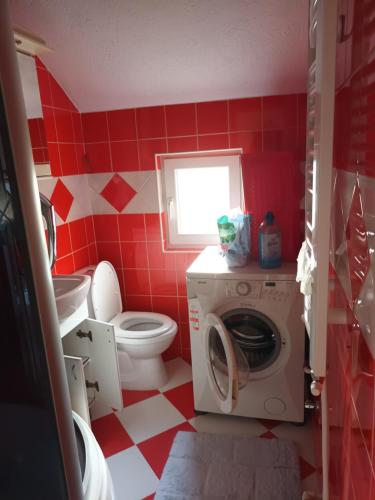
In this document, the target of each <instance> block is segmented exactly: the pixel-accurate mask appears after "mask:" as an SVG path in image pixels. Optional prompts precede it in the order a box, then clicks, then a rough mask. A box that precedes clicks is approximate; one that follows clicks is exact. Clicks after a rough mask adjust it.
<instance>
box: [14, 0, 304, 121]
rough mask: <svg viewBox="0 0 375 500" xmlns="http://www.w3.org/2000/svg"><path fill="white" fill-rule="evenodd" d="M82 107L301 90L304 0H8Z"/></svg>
mask: <svg viewBox="0 0 375 500" xmlns="http://www.w3.org/2000/svg"><path fill="white" fill-rule="evenodd" d="M11 6H12V12H13V20H14V23H15V24H17V25H20V26H22V27H24V28H25V29H27V30H28V31H31V32H33V33H34V34H36V35H38V36H40V37H42V38H44V39H45V40H46V42H47V44H48V46H49V47H50V48H52V49H53V52H52V53H50V54H46V55H44V56H43V57H42V59H43V61H44V62H45V64H46V65H47V66H48V67H49V69H50V70H51V71H52V73H53V74H54V75H55V76H56V78H57V80H58V81H59V82H60V84H61V85H62V86H63V88H64V89H65V90H66V92H67V93H68V94H69V95H70V97H71V98H72V100H73V101H74V102H75V104H76V105H77V106H78V108H79V109H80V110H81V111H95V110H107V109H116V108H127V107H134V106H150V105H157V104H171V103H181V102H193V101H206V100H218V99H228V98H236V97H252V96H259V95H272V94H284V93H294V92H304V91H305V88H306V71H307V14H308V0H11Z"/></svg>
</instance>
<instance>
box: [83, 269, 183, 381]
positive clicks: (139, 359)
mask: <svg viewBox="0 0 375 500" xmlns="http://www.w3.org/2000/svg"><path fill="white" fill-rule="evenodd" d="M89 295H90V297H91V302H92V303H91V304H90V305H91V306H92V311H93V315H94V316H95V318H96V319H98V320H100V321H105V322H107V323H111V324H113V326H114V328H115V338H116V343H117V353H118V360H119V369H120V378H121V385H122V387H123V388H124V389H134V390H149V389H158V388H160V387H162V386H163V385H165V384H166V383H167V373H166V370H165V366H164V362H163V359H162V357H161V354H162V353H163V352H164V351H165V350H166V349H168V347H169V346H170V345H171V343H172V342H173V339H174V337H175V336H176V333H177V324H176V322H175V321H173V320H172V319H171V318H169V317H168V316H165V315H164V314H158V313H153V312H133V311H126V312H122V301H121V293H120V286H119V282H118V279H117V275H116V271H115V269H114V268H113V266H112V264H111V263H110V262H107V261H103V262H100V263H99V264H98V265H97V266H96V268H95V270H94V272H93V274H92V279H91V290H90V294H89Z"/></svg>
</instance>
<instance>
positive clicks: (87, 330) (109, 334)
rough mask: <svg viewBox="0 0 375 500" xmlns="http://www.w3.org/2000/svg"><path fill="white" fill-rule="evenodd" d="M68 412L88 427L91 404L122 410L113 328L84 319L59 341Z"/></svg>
mask: <svg viewBox="0 0 375 500" xmlns="http://www.w3.org/2000/svg"><path fill="white" fill-rule="evenodd" d="M62 344H63V351H64V357H65V368H66V374H67V379H68V386H69V392H70V398H71V404H72V409H73V410H74V411H75V412H76V413H78V415H80V416H81V417H82V418H83V419H84V420H85V421H86V422H87V423H88V424H89V425H90V413H89V407H90V405H91V404H92V403H93V402H98V403H101V404H103V405H105V406H107V407H109V408H114V409H120V408H122V393H121V384H120V374H119V368H118V358H117V348H116V341H115V332H114V327H113V325H111V324H109V323H104V322H102V321H97V320H94V319H89V318H87V319H85V320H84V321H82V322H81V323H80V324H78V325H77V326H76V327H75V328H73V329H72V330H71V331H70V332H69V333H67V334H66V335H65V336H64V337H63V338H62Z"/></svg>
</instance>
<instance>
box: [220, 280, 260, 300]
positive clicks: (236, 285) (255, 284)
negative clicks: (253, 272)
mask: <svg viewBox="0 0 375 500" xmlns="http://www.w3.org/2000/svg"><path fill="white" fill-rule="evenodd" d="M261 289H262V282H261V281H245V280H241V281H237V280H233V281H232V280H230V281H227V283H226V291H227V296H228V297H249V298H252V299H257V298H258V297H259V295H260V291H261Z"/></svg>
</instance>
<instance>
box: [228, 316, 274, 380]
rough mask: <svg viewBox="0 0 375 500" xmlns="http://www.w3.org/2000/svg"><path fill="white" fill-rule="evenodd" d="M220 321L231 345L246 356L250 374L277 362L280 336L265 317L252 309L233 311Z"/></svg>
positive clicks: (271, 322)
mask: <svg viewBox="0 0 375 500" xmlns="http://www.w3.org/2000/svg"><path fill="white" fill-rule="evenodd" d="M221 319H222V321H223V323H224V325H225V327H226V329H227V330H228V332H229V333H230V335H231V337H232V340H233V343H235V344H236V345H237V346H238V347H240V348H241V350H242V352H243V353H244V355H245V356H246V358H247V362H248V365H249V370H250V372H258V371H261V370H265V369H266V368H268V367H269V366H271V365H272V364H273V363H274V362H275V361H276V360H277V358H278V357H279V354H280V350H281V336H280V332H279V331H278V329H277V328H276V325H275V324H274V323H273V321H271V320H270V319H269V318H268V317H267V316H265V315H264V314H262V313H260V312H259V311H256V310H253V309H235V310H232V311H229V312H227V313H225V314H224V315H223V316H222V318H221Z"/></svg>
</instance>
